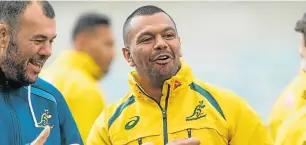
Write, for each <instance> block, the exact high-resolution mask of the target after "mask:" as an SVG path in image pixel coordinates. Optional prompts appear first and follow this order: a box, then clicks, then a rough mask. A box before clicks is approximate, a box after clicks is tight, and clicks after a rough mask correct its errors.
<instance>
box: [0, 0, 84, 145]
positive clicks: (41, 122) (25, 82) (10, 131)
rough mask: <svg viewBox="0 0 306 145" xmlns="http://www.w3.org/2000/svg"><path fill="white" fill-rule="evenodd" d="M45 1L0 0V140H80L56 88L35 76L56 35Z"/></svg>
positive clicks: (18, 143)
mask: <svg viewBox="0 0 306 145" xmlns="http://www.w3.org/2000/svg"><path fill="white" fill-rule="evenodd" d="M54 17H55V14H54V10H53V8H52V6H51V5H50V3H49V2H47V1H2V0H1V1H0V129H1V131H0V144H1V145H25V144H31V145H43V144H44V145H69V144H83V142H82V139H81V137H80V134H79V131H78V128H77V126H76V123H75V121H74V119H73V117H72V115H71V113H70V110H69V108H68V107H67V104H66V102H65V100H64V98H63V96H62V95H61V93H60V92H59V91H58V90H57V89H56V88H55V87H53V86H52V85H50V84H49V83H47V82H45V81H44V80H42V79H40V78H38V74H39V73H40V71H41V69H42V67H43V65H44V63H45V62H46V60H47V59H48V58H49V57H50V55H51V50H52V49H51V48H52V42H53V40H54V38H55V37H56V23H55V20H54Z"/></svg>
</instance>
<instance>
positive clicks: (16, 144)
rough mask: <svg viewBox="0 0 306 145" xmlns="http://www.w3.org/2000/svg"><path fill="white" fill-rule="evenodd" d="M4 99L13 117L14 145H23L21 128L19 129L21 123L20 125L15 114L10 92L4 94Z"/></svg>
mask: <svg viewBox="0 0 306 145" xmlns="http://www.w3.org/2000/svg"><path fill="white" fill-rule="evenodd" d="M4 99H5V102H6V104H7V106H8V108H9V111H10V114H11V117H12V122H13V130H14V145H21V136H20V128H19V123H18V118H17V115H16V113H15V110H14V109H13V106H12V103H11V101H10V98H9V92H4Z"/></svg>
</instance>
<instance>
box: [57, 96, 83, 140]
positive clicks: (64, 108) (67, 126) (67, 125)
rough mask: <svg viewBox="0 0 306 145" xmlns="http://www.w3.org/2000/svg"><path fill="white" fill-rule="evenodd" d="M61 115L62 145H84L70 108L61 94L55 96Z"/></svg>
mask: <svg viewBox="0 0 306 145" xmlns="http://www.w3.org/2000/svg"><path fill="white" fill-rule="evenodd" d="M55 97H56V98H55V99H56V102H57V109H58V114H59V122H60V129H61V142H62V145H70V144H80V145H83V141H82V138H81V135H80V133H79V130H78V127H77V125H76V123H75V121H74V119H73V116H72V114H71V112H70V110H69V108H68V105H67V103H66V101H65V99H64V97H63V96H62V95H61V93H60V92H58V93H57V95H56V96H55Z"/></svg>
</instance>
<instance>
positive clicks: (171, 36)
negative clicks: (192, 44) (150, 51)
mask: <svg viewBox="0 0 306 145" xmlns="http://www.w3.org/2000/svg"><path fill="white" fill-rule="evenodd" d="M164 37H165V38H166V39H171V38H174V37H175V35H173V34H166V35H164Z"/></svg>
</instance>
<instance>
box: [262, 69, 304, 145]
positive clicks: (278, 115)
mask: <svg viewBox="0 0 306 145" xmlns="http://www.w3.org/2000/svg"><path fill="white" fill-rule="evenodd" d="M305 105H306V73H305V71H303V70H301V72H300V74H299V75H298V76H297V77H296V78H295V79H294V80H293V81H292V82H291V83H290V84H289V85H288V86H287V87H286V89H285V90H284V91H283V92H282V94H281V96H280V97H279V98H278V100H277V101H276V103H275V104H274V106H273V109H272V111H271V114H270V116H269V118H268V124H269V130H270V134H271V136H272V138H273V139H275V138H276V133H277V132H278V128H279V126H280V125H281V124H282V123H283V121H284V120H285V119H287V118H288V116H289V115H291V114H292V113H294V112H296V111H297V110H299V109H300V108H302V107H303V106H305Z"/></svg>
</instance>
